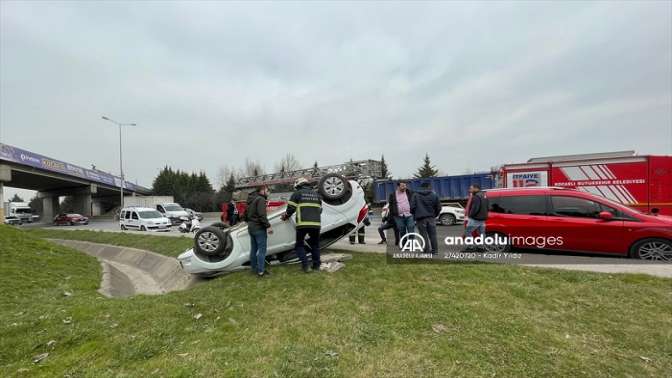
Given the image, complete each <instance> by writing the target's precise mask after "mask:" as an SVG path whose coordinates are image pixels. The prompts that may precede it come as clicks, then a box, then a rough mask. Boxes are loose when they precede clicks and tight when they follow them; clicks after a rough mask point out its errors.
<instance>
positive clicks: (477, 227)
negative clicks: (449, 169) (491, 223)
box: [465, 184, 490, 237]
mask: <svg viewBox="0 0 672 378" xmlns="http://www.w3.org/2000/svg"><path fill="white" fill-rule="evenodd" d="M469 193H471V197H470V198H469V203H468V204H467V220H466V229H465V236H467V237H469V236H473V233H474V231H477V232H478V235H483V237H485V221H487V220H488V208H489V207H490V204H489V202H488V198H487V197H486V196H485V194H484V193H483V192H482V191H481V186H480V185H478V184H471V186H470V187H469Z"/></svg>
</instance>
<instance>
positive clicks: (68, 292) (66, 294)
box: [63, 291, 72, 297]
mask: <svg viewBox="0 0 672 378" xmlns="http://www.w3.org/2000/svg"><path fill="white" fill-rule="evenodd" d="M63 296H64V297H72V292H71V291H64V292H63Z"/></svg>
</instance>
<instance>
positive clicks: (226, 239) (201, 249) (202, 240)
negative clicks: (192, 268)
mask: <svg viewBox="0 0 672 378" xmlns="http://www.w3.org/2000/svg"><path fill="white" fill-rule="evenodd" d="M232 249H233V240H231V236H230V235H229V232H228V231H226V230H224V229H222V228H220V227H217V226H208V227H204V228H201V229H200V230H198V231H197V232H196V235H194V252H195V253H196V254H197V255H201V256H207V257H219V258H226V257H227V256H228V255H229V254H230V253H231V250H232Z"/></svg>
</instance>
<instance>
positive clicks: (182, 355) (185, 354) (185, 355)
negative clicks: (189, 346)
mask: <svg viewBox="0 0 672 378" xmlns="http://www.w3.org/2000/svg"><path fill="white" fill-rule="evenodd" d="M188 355H189V353H178V354H177V356H178V357H183V358H184V357H187V356H188Z"/></svg>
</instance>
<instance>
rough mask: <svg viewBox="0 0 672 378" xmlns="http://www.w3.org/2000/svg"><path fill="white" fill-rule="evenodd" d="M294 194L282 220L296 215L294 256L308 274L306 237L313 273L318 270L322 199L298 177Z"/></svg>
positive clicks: (304, 180) (305, 181)
mask: <svg viewBox="0 0 672 378" xmlns="http://www.w3.org/2000/svg"><path fill="white" fill-rule="evenodd" d="M294 189H296V190H295V192H294V193H293V194H292V196H291V197H290V199H289V201H287V210H286V211H285V213H284V214H283V215H282V220H287V219H289V218H290V217H291V216H292V215H293V214H294V213H296V246H295V249H296V254H297V255H298V257H299V259H300V260H301V266H302V268H303V271H304V272H306V273H310V272H311V270H310V268H309V267H308V260H307V259H306V252H305V247H304V242H305V239H306V235H308V245H309V246H310V254H311V257H312V260H313V271H319V270H320V217H321V214H322V198H321V197H320V194H319V193H317V191H315V190H314V189H313V188H311V186H310V183H309V182H308V180H307V179H305V178H303V177H300V178H298V179H297V180H296V182H295V183H294Z"/></svg>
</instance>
